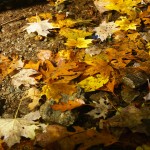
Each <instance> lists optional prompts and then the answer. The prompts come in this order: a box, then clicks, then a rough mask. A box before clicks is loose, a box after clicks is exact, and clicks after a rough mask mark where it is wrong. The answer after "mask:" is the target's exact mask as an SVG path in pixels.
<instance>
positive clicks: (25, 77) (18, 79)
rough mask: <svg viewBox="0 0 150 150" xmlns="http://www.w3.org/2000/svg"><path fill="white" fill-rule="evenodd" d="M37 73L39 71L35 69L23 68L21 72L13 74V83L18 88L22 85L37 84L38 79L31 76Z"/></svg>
mask: <svg viewBox="0 0 150 150" xmlns="http://www.w3.org/2000/svg"><path fill="white" fill-rule="evenodd" d="M34 74H37V71H35V70H33V69H21V70H20V72H19V73H17V74H15V75H13V76H12V77H11V78H12V81H11V83H12V84H13V85H14V86H15V87H16V88H18V87H19V86H20V85H22V84H23V85H24V86H30V85H35V84H36V83H37V81H36V80H35V79H34V78H33V77H30V76H31V75H34Z"/></svg>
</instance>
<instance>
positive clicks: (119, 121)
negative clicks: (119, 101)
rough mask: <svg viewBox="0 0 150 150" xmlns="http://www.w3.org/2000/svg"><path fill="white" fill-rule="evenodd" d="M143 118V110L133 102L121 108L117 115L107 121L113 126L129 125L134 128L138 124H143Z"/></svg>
mask: <svg viewBox="0 0 150 150" xmlns="http://www.w3.org/2000/svg"><path fill="white" fill-rule="evenodd" d="M145 117H146V116H145ZM143 118H144V117H143V114H142V111H141V110H140V109H139V108H136V107H135V106H134V105H132V104H131V105H129V106H127V107H125V108H119V111H118V112H117V113H116V115H115V116H113V117H112V118H110V119H108V120H107V121H108V122H109V123H110V124H109V125H110V126H112V127H117V126H118V127H129V128H130V129H132V128H134V127H136V126H137V125H139V124H142V119H143Z"/></svg>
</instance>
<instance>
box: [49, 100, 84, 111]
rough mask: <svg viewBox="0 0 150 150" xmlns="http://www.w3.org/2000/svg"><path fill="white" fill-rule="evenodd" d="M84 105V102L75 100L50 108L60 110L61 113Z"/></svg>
mask: <svg viewBox="0 0 150 150" xmlns="http://www.w3.org/2000/svg"><path fill="white" fill-rule="evenodd" d="M83 104H85V102H84V101H83V100H82V99H75V100H68V101H67V102H66V103H65V102H59V103H58V104H54V105H52V106H51V108H52V109H53V110H60V111H62V112H64V111H67V110H72V109H74V108H77V107H79V106H81V105H83Z"/></svg>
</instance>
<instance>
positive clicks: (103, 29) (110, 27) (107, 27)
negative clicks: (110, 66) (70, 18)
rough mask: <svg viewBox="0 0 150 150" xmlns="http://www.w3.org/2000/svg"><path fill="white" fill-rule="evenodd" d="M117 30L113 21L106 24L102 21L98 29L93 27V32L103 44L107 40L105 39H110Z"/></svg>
mask: <svg viewBox="0 0 150 150" xmlns="http://www.w3.org/2000/svg"><path fill="white" fill-rule="evenodd" d="M117 30H118V29H117V26H116V24H115V23H114V22H113V21H112V22H108V23H107V22H106V21H103V22H102V23H101V24H100V25H99V26H98V27H95V28H94V30H93V31H95V32H96V35H98V38H100V39H101V41H102V42H103V41H104V40H106V39H107V37H110V36H111V35H112V34H113V33H114V32H116V31H117Z"/></svg>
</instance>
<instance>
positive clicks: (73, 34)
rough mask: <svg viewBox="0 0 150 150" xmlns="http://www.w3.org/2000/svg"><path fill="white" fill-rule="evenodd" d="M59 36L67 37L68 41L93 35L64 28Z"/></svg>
mask: <svg viewBox="0 0 150 150" xmlns="http://www.w3.org/2000/svg"><path fill="white" fill-rule="evenodd" d="M59 34H60V35H62V36H65V37H66V38H68V39H78V38H85V37H86V36H90V35H92V32H86V31H84V30H79V29H70V28H62V29H61V30H60V31H59Z"/></svg>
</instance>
